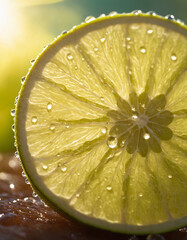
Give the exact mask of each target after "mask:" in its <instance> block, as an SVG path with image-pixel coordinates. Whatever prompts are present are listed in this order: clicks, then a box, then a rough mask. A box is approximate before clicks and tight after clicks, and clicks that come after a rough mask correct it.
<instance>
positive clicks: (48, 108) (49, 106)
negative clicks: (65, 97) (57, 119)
mask: <svg viewBox="0 0 187 240" xmlns="http://www.w3.org/2000/svg"><path fill="white" fill-rule="evenodd" d="M51 110H52V104H51V103H48V104H47V111H48V112H50V111H51Z"/></svg>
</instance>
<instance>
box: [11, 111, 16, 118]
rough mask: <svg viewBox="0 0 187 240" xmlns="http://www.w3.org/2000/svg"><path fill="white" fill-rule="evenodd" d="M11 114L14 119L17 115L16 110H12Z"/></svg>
mask: <svg viewBox="0 0 187 240" xmlns="http://www.w3.org/2000/svg"><path fill="white" fill-rule="evenodd" d="M10 114H11V116H12V117H14V116H15V115H16V110H15V109H12V110H11V111H10Z"/></svg>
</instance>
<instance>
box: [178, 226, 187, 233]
mask: <svg viewBox="0 0 187 240" xmlns="http://www.w3.org/2000/svg"><path fill="white" fill-rule="evenodd" d="M179 231H180V232H187V227H184V228H180V229H179Z"/></svg>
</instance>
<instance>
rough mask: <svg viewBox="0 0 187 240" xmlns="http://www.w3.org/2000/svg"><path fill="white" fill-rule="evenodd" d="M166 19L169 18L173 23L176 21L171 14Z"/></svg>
mask: <svg viewBox="0 0 187 240" xmlns="http://www.w3.org/2000/svg"><path fill="white" fill-rule="evenodd" d="M166 18H167V19H168V20H172V21H173V20H175V17H174V16H173V15H170V14H169V15H167V16H166Z"/></svg>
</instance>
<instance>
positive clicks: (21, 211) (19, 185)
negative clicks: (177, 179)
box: [0, 154, 187, 240]
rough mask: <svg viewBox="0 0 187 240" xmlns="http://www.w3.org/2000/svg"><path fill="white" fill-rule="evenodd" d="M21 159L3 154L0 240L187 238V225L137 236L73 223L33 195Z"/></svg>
mask: <svg viewBox="0 0 187 240" xmlns="http://www.w3.org/2000/svg"><path fill="white" fill-rule="evenodd" d="M21 173H22V170H21V167H20V165H19V160H18V159H17V158H15V157H13V155H10V154H0V240H22V239H27V240H29V239H31V240H32V239H34V240H37V239H38V240H39V239H40V240H43V239H45V240H47V239H52V238H53V239H56V240H60V239H63V240H96V239H97V240H103V239H107V240H114V239H115V240H126V239H127V240H187V228H183V229H179V230H176V231H173V232H169V233H166V234H162V235H161V234H158V235H149V236H133V235H124V234H116V233H111V232H107V231H103V230H99V229H95V228H92V227H88V226H85V225H83V224H80V223H77V222H72V221H70V220H68V219H66V218H64V217H62V216H60V215H59V214H57V213H56V212H54V211H53V210H51V208H49V207H47V206H46V205H45V204H44V203H42V202H41V201H40V199H39V198H38V197H33V192H32V190H31V187H30V186H29V185H28V184H26V183H25V179H24V178H23V177H22V174H21Z"/></svg>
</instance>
